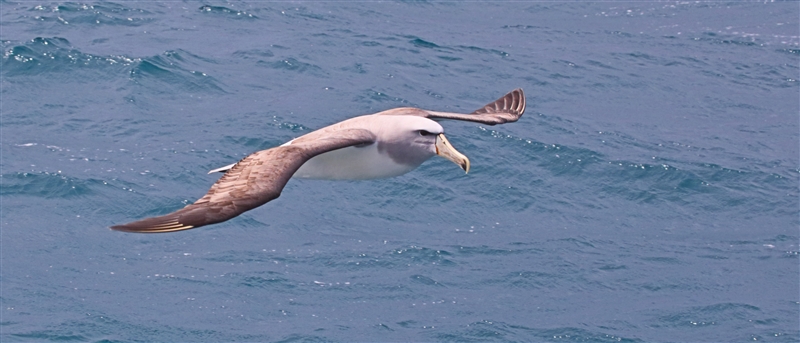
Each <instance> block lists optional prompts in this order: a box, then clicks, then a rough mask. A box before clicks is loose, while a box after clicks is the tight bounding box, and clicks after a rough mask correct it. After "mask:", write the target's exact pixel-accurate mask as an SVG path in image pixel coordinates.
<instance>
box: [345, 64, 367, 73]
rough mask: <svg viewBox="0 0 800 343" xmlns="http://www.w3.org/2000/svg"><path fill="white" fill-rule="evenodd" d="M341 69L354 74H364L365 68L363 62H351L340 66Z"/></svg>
mask: <svg viewBox="0 0 800 343" xmlns="http://www.w3.org/2000/svg"><path fill="white" fill-rule="evenodd" d="M341 70H343V71H347V72H351V73H355V74H366V73H367V69H366V68H365V67H364V64H363V63H353V64H352V65H350V66H347V67H342V68H341Z"/></svg>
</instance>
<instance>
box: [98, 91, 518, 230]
mask: <svg viewBox="0 0 800 343" xmlns="http://www.w3.org/2000/svg"><path fill="white" fill-rule="evenodd" d="M524 111H525V98H524V95H523V93H522V90H521V89H517V90H514V91H512V92H511V93H508V94H506V95H505V96H504V97H502V98H500V99H498V100H497V101H495V102H493V103H490V104H488V105H486V106H484V108H482V109H479V110H477V111H475V112H473V113H471V114H461V113H449V112H435V111H427V110H422V109H418V108H411V107H402V108H395V109H391V110H387V111H383V112H379V113H375V114H371V115H364V116H359V117H354V118H351V119H347V120H344V121H341V122H339V123H336V124H333V125H330V126H327V127H324V128H322V129H319V130H316V131H313V132H311V133H308V134H306V135H303V136H300V137H298V138H295V139H293V140H291V141H289V142H287V143H285V144H283V145H281V146H278V147H275V148H271V149H267V150H262V151H258V152H255V153H253V154H251V155H249V156H247V157H245V158H244V159H242V160H241V161H239V162H238V163H235V164H232V165H228V166H225V167H222V168H218V169H215V170H212V171H211V172H209V173H212V172H222V171H225V172H226V173H225V175H223V176H222V178H220V179H219V180H218V181H217V182H216V183H215V184H214V185H213V186H212V187H211V189H210V190H209V191H208V193H206V195H205V196H203V197H202V198H200V199H199V200H197V201H196V202H195V203H193V204H191V205H188V206H186V207H184V208H182V209H180V210H178V211H175V212H173V213H170V214H167V215H164V216H159V217H153V218H147V219H143V220H139V221H135V222H132V223H128V224H124V225H117V226H112V227H111V228H112V229H114V230H119V231H128V232H147V233H152V232H170V231H180V230H186V229H191V228H195V227H199V226H203V225H209V224H214V223H219V222H222V221H225V220H228V219H230V218H233V217H235V216H237V215H239V214H241V213H243V212H245V211H248V210H250V209H253V208H255V207H258V206H260V205H262V204H264V203H266V202H269V201H270V200H273V199H275V198H277V197H278V196H279V195H280V193H281V190H282V189H283V187H284V186H285V185H286V182H288V180H289V179H290V178H292V177H296V178H313V179H328V180H363V179H375V178H387V177H394V176H398V175H402V174H405V173H407V172H409V171H411V170H414V169H416V168H417V167H418V166H419V165H420V164H422V163H423V162H425V161H426V160H427V159H429V158H430V157H432V156H434V155H440V156H442V157H444V158H447V159H448V160H451V161H453V162H454V163H456V164H458V165H459V166H461V168H462V169H464V170H465V171H467V172H468V171H469V159H468V158H467V157H466V156H464V155H463V154H461V153H459V152H458V151H457V150H455V148H453V147H452V145H450V142H449V141H447V139H446V138H445V136H444V129H443V128H442V126H441V125H440V124H439V123H437V122H435V121H433V120H431V119H430V118H435V119H457V120H466V121H474V122H480V123H484V124H487V125H494V124H501V123H505V122H513V121H516V120H517V119H519V117H520V116H522V113H523V112H524Z"/></svg>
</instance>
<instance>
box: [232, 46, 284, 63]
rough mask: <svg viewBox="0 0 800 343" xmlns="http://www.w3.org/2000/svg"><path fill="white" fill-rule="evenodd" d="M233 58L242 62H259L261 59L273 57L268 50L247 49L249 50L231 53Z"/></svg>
mask: <svg viewBox="0 0 800 343" xmlns="http://www.w3.org/2000/svg"><path fill="white" fill-rule="evenodd" d="M232 55H233V57H236V58H241V59H244V60H257V61H261V60H262V59H263V58H268V57H273V56H275V54H274V53H272V51H271V50H269V49H249V50H236V51H234V52H233V54H232Z"/></svg>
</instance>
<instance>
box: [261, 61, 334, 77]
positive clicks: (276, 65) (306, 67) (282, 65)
mask: <svg viewBox="0 0 800 343" xmlns="http://www.w3.org/2000/svg"><path fill="white" fill-rule="evenodd" d="M256 65H257V66H261V67H266V68H270V69H275V70H279V71H290V72H295V73H300V74H303V73H309V74H312V75H316V76H324V75H326V73H325V72H324V71H323V70H322V68H320V67H319V66H317V65H315V64H312V63H306V62H303V61H300V60H297V59H295V58H293V57H288V58H284V59H281V60H277V61H271V62H266V61H258V62H256Z"/></svg>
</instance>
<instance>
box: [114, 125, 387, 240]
mask: <svg viewBox="0 0 800 343" xmlns="http://www.w3.org/2000/svg"><path fill="white" fill-rule="evenodd" d="M374 141H375V135H374V134H373V133H372V132H370V131H368V130H364V129H346V130H340V131H337V132H335V133H331V134H329V135H327V136H326V137H322V138H320V139H316V140H313V141H304V142H301V143H298V144H290V145H285V146H280V147H275V148H272V149H267V150H262V151H259V152H256V153H253V154H251V155H249V156H247V157H245V158H243V159H242V160H241V161H239V162H238V163H236V165H234V166H233V168H231V169H230V170H229V171H228V172H227V173H225V175H223V176H222V177H221V178H220V179H219V180H217V182H216V183H214V185H213V186H211V189H210V190H209V191H208V193H206V195H205V196H203V197H202V198H200V199H199V200H197V201H196V202H195V203H194V204H191V205H188V206H186V207H184V208H182V209H180V210H177V211H175V212H172V213H170V214H167V215H163V216H159V217H153V218H147V219H142V220H139V221H135V222H132V223H128V224H124V225H116V226H112V227H111V229H114V230H117V231H126V232H139V233H159V232H172V231H181V230H188V229H192V228H197V227H201V226H204V225H209V224H215V223H219V222H223V221H226V220H228V219H231V218H233V217H236V216H238V215H240V214H242V213H243V212H245V211H248V210H251V209H254V208H256V207H258V206H261V205H263V204H266V203H267V202H269V201H271V200H273V199H275V198H277V197H279V196H280V195H281V191H282V190H283V187H284V186H286V183H287V182H288V181H289V179H290V178H291V177H292V175H293V174H294V173H295V172H296V171H297V169H298V168H300V166H302V165H303V163H305V162H306V161H308V160H309V159H310V158H312V157H314V156H317V155H319V154H321V153H324V152H328V151H331V150H336V149H341V148H345V147H348V146H352V145H359V144H369V143H372V142H374Z"/></svg>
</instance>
